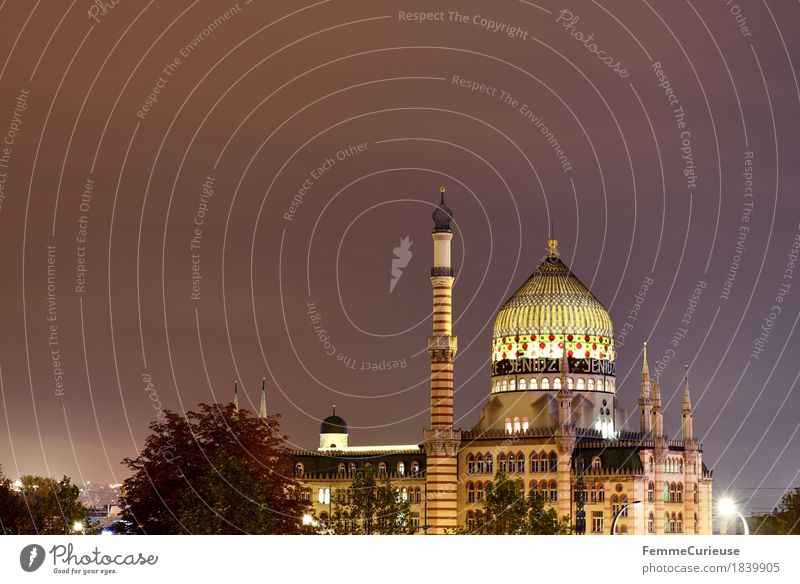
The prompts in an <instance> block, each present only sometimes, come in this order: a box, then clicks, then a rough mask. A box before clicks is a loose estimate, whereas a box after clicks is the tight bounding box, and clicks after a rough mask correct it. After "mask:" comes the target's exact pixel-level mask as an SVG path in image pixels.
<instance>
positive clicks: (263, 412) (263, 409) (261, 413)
mask: <svg viewBox="0 0 800 584" xmlns="http://www.w3.org/2000/svg"><path fill="white" fill-rule="evenodd" d="M258 417H259V418H261V419H262V420H265V419H266V418H267V378H266V377H262V378H261V405H260V406H259V408H258Z"/></svg>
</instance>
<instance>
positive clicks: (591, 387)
mask: <svg viewBox="0 0 800 584" xmlns="http://www.w3.org/2000/svg"><path fill="white" fill-rule="evenodd" d="M586 389H588V390H589V391H594V379H589V381H587V382H586Z"/></svg>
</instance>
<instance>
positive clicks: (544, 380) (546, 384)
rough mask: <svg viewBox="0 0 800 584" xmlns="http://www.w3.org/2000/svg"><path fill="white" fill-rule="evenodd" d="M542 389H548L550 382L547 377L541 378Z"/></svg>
mask: <svg viewBox="0 0 800 584" xmlns="http://www.w3.org/2000/svg"><path fill="white" fill-rule="evenodd" d="M542 389H550V380H549V379H548V378H547V377H542Z"/></svg>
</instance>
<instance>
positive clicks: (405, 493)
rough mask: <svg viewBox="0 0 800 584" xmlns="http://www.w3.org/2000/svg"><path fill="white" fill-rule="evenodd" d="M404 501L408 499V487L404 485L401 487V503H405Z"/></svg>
mask: <svg viewBox="0 0 800 584" xmlns="http://www.w3.org/2000/svg"><path fill="white" fill-rule="evenodd" d="M406 501H408V489H407V488H406V487H403V503H405V502H406Z"/></svg>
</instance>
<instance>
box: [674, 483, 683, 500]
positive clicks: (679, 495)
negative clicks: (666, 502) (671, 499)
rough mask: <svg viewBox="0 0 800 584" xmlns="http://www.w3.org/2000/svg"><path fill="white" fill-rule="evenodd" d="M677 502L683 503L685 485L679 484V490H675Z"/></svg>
mask: <svg viewBox="0 0 800 584" xmlns="http://www.w3.org/2000/svg"><path fill="white" fill-rule="evenodd" d="M675 502H676V503H683V483H678V486H677V489H676V490H675Z"/></svg>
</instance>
